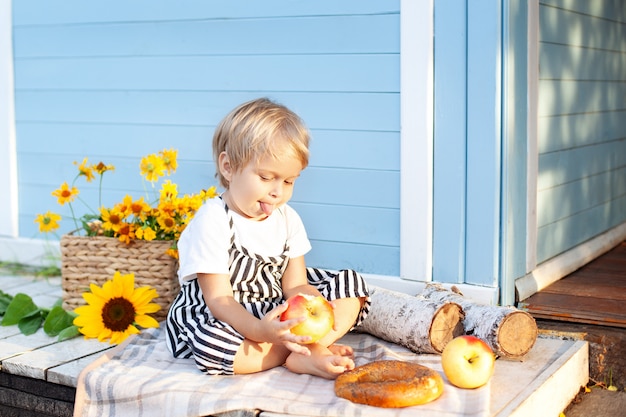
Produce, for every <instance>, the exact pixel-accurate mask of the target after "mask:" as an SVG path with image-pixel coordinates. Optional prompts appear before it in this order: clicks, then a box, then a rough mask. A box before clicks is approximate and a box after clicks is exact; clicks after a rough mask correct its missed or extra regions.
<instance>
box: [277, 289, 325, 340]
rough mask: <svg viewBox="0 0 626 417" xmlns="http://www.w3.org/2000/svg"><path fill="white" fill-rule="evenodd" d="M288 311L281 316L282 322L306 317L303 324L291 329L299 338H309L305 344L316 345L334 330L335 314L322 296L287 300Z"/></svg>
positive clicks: (296, 296)
mask: <svg viewBox="0 0 626 417" xmlns="http://www.w3.org/2000/svg"><path fill="white" fill-rule="evenodd" d="M287 304H288V305H289V306H288V307H287V310H285V311H284V312H283V314H281V315H280V321H286V320H291V319H297V318H300V317H305V318H306V320H304V321H303V322H301V323H298V324H296V325H295V326H294V327H292V328H291V333H293V334H295V335H297V336H309V337H310V338H311V339H309V341H307V342H305V343H315V342H317V341H318V340H320V339H321V338H322V337H324V336H326V334H327V333H328V332H329V331H330V330H331V329H332V328H333V325H334V323H335V314H334V313H333V307H332V306H331V305H330V303H329V302H328V300H326V299H325V298H324V297H321V296H315V295H307V294H296V295H294V296H292V297H289V299H288V300H287Z"/></svg>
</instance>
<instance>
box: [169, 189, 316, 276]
mask: <svg viewBox="0 0 626 417" xmlns="http://www.w3.org/2000/svg"><path fill="white" fill-rule="evenodd" d="M224 206H225V203H224V201H223V200H222V199H221V198H213V199H210V200H207V201H206V202H205V203H204V205H203V206H202V207H200V209H199V210H198V211H197V212H196V215H195V216H194V218H193V219H192V220H191V222H189V224H188V225H187V228H186V229H185V230H184V231H183V233H182V234H181V236H180V239H179V241H178V253H179V264H180V267H179V270H178V279H179V281H180V283H181V285H182V284H183V282H184V281H189V280H192V279H194V278H196V274H198V273H205V274H228V273H229V272H228V259H229V255H228V250H229V249H230V246H231V244H230V238H231V236H232V231H231V230H230V227H229V225H228V223H229V221H228V215H227V214H226V210H225V209H224ZM229 212H230V214H231V215H232V218H233V228H234V230H235V239H236V242H237V243H238V244H239V245H240V246H242V247H244V248H246V249H247V250H248V251H249V252H252V253H255V254H258V255H263V256H278V255H281V254H282V253H283V249H284V247H285V243H287V245H288V246H289V256H290V257H291V258H295V257H298V256H302V255H304V254H306V253H307V252H308V251H310V250H311V243H310V242H309V239H308V237H307V234H306V230H305V228H304V224H303V223H302V219H300V216H299V215H298V213H296V211H295V210H294V209H292V208H291V207H289V206H288V205H284V206H282V207H280V208H278V209H276V210H274V211H273V212H272V214H271V215H270V216H269V217H268V218H266V219H265V220H263V221H256V220H250V219H248V218H245V217H242V216H241V215H239V214H237V213H235V212H234V211H233V210H230V211H229Z"/></svg>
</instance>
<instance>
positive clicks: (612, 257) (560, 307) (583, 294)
mask: <svg viewBox="0 0 626 417" xmlns="http://www.w3.org/2000/svg"><path fill="white" fill-rule="evenodd" d="M521 305H522V306H523V307H524V308H525V309H526V310H527V311H528V312H529V313H530V314H532V315H533V317H535V318H537V319H547V320H558V321H566V322H572V323H587V324H594V325H601V326H610V327H620V328H626V242H622V243H621V244H620V245H618V246H617V247H615V248H613V249H612V250H610V251H609V252H607V253H606V254H604V255H602V256H600V257H599V258H597V259H595V260H594V261H592V262H591V263H589V264H587V265H585V266H584V267H582V268H580V269H578V270H577V271H575V272H573V273H572V274H570V275H568V276H567V277H565V278H563V279H561V280H559V281H557V282H555V283H553V284H551V285H550V286H548V287H547V288H545V289H543V290H541V291H540V292H538V293H536V294H534V295H532V296H530V297H529V298H527V299H525V300H523V301H522V303H521Z"/></svg>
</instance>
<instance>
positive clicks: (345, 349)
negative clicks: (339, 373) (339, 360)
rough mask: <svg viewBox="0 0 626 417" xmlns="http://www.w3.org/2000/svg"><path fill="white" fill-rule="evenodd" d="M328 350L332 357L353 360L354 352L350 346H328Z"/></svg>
mask: <svg viewBox="0 0 626 417" xmlns="http://www.w3.org/2000/svg"><path fill="white" fill-rule="evenodd" d="M328 350H330V351H331V352H332V353H333V355H339V356H347V357H349V358H354V350H353V349H352V347H351V346H347V345H338V344H334V345H330V346H328Z"/></svg>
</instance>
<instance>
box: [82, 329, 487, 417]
mask: <svg viewBox="0 0 626 417" xmlns="http://www.w3.org/2000/svg"><path fill="white" fill-rule="evenodd" d="M339 343H342V344H347V345H350V346H352V347H353V348H354V352H355V362H356V365H357V366H358V365H363V364H365V363H368V362H371V361H375V360H382V359H391V360H402V361H414V362H418V363H420V364H422V365H425V366H428V367H431V368H433V369H435V370H437V371H438V372H440V373H441V374H442V376H443V372H442V370H441V359H440V357H439V356H437V355H417V354H415V353H413V352H411V351H409V350H408V349H405V348H403V347H401V346H398V345H395V344H393V343H389V342H386V341H383V340H380V339H377V338H375V337H374V336H371V335H368V334H360V333H350V334H348V335H346V336H344V337H343V338H342V339H341V340H340V341H339ZM444 381H445V388H444V393H443V395H442V396H441V397H440V398H439V399H437V400H436V401H434V402H431V403H429V404H424V405H420V406H415V407H408V408H399V409H389V408H377V407H371V406H366V405H360V404H354V403H352V402H350V401H347V400H344V399H342V398H338V397H337V396H336V395H335V393H334V383H333V381H328V380H325V379H323V378H318V377H314V376H310V375H297V374H294V373H291V372H289V371H288V370H287V369H285V368H283V367H278V368H274V369H271V370H268V371H264V372H260V373H257V374H253V375H237V376H208V375H204V374H201V373H200V372H199V371H198V370H197V369H196V367H195V364H194V363H193V360H192V359H175V358H173V357H172V356H171V354H170V353H169V351H168V350H167V347H166V345H165V330H164V329H161V328H159V329H149V330H144V331H143V332H142V333H141V334H140V335H137V336H134V337H132V338H130V339H129V340H128V341H127V342H125V343H124V344H122V345H120V346H118V347H116V348H114V349H111V350H110V351H108V352H107V353H106V354H105V355H104V356H102V357H100V358H99V359H98V360H97V361H95V362H94V363H92V364H91V365H89V366H88V367H87V368H85V369H84V370H83V372H82V373H81V375H80V377H79V379H78V386H77V392H76V405H75V409H74V415H75V416H167V417H176V416H206V415H220V414H222V415H228V416H234V415H240V416H247V415H250V416H254V415H259V414H260V415H262V416H286V415H288V416H328V417H333V416H336V417H346V416H416V415H419V416H486V415H488V414H489V393H490V389H489V386H488V385H487V386H485V387H482V388H479V389H476V390H461V389H457V388H455V387H454V386H452V385H450V384H449V383H448V382H447V380H446V378H445V377H444Z"/></svg>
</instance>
